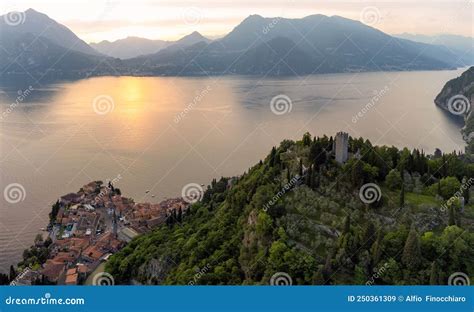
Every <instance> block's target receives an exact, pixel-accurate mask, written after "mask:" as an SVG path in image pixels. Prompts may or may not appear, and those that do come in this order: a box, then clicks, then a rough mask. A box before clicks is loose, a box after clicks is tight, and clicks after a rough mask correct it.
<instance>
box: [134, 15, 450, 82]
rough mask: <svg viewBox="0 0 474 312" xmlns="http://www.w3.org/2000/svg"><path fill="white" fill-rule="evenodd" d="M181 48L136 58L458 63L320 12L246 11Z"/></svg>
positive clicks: (312, 65) (326, 66)
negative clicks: (226, 29) (211, 35)
mask: <svg viewBox="0 0 474 312" xmlns="http://www.w3.org/2000/svg"><path fill="white" fill-rule="evenodd" d="M282 40H286V47H284V46H283V45H278V44H276V45H275V42H278V41H280V42H282ZM287 47H289V48H287ZM184 50H185V51H183V52H182V53H180V54H179V55H171V54H169V53H168V52H167V51H166V49H165V50H163V51H160V52H158V53H156V54H154V55H151V56H147V57H143V58H142V61H143V60H145V61H146V63H147V64H148V65H150V66H152V67H155V69H158V68H159V67H160V65H163V66H168V67H169V66H175V67H176V68H177V71H178V68H179V70H180V71H186V72H190V73H196V72H199V71H201V72H202V73H216V74H229V73H237V74H266V73H268V74H269V75H295V74H298V75H300V74H311V73H315V72H316V73H324V72H347V71H378V70H414V69H446V68H452V67H454V66H456V65H458V64H457V63H451V61H450V60H452V59H453V58H454V57H453V55H452V54H451V53H450V52H449V51H446V50H444V49H442V48H440V47H435V46H429V45H426V44H421V43H415V42H412V41H408V40H403V39H398V38H394V37H391V36H389V35H387V34H385V33H383V32H381V31H379V30H377V29H374V28H371V27H368V26H366V25H364V24H362V23H360V22H358V21H353V20H349V19H346V18H342V17H338V16H332V17H327V16H324V15H311V16H308V17H305V18H301V19H285V18H279V17H277V18H264V17H261V16H259V15H251V16H249V17H248V18H246V19H245V20H244V21H242V22H241V23H240V24H239V25H237V26H236V27H235V28H234V29H233V30H232V31H231V32H230V33H229V34H227V35H226V36H225V37H224V38H222V39H219V40H215V41H213V42H211V43H210V44H208V45H207V46H202V45H200V46H199V47H195V46H193V47H189V48H187V49H184ZM288 53H289V54H290V55H287V54H288ZM292 53H294V55H298V57H294V55H293V56H292V55H291V54H292ZM268 56H270V57H269V58H267V57H268ZM262 60H263V61H264V63H262V62H261V61H262Z"/></svg>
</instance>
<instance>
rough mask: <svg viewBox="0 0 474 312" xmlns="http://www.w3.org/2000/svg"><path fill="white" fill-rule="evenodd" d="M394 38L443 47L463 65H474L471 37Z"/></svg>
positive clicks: (473, 48)
mask: <svg viewBox="0 0 474 312" xmlns="http://www.w3.org/2000/svg"><path fill="white" fill-rule="evenodd" d="M394 36H395V37H398V38H403V39H407V40H411V41H416V42H421V43H427V44H432V45H441V46H445V47H446V48H448V49H450V50H451V51H453V52H455V53H456V54H457V55H458V56H459V58H460V60H461V61H462V62H464V63H465V65H473V64H474V38H472V37H465V36H458V35H449V34H440V35H434V36H428V35H420V34H409V33H403V34H397V35H394Z"/></svg>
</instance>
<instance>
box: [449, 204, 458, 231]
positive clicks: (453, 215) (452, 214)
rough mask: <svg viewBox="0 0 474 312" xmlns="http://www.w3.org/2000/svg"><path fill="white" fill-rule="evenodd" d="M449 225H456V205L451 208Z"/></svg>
mask: <svg viewBox="0 0 474 312" xmlns="http://www.w3.org/2000/svg"><path fill="white" fill-rule="evenodd" d="M448 225H449V226H451V225H456V213H455V211H454V205H451V206H449V219H448Z"/></svg>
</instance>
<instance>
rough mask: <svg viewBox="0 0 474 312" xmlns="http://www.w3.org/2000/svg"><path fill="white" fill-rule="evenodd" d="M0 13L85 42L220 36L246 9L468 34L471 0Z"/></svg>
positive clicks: (169, 1)
mask: <svg viewBox="0 0 474 312" xmlns="http://www.w3.org/2000/svg"><path fill="white" fill-rule="evenodd" d="M0 2H1V4H0V14H5V13H7V12H10V11H24V10H26V9H28V8H33V9H35V10H36V11H40V12H42V13H45V14H47V15H48V16H49V17H51V18H53V19H55V20H56V21H58V22H59V23H61V24H64V25H66V26H67V27H69V28H70V29H71V30H72V31H74V32H75V33H76V34H77V35H78V36H79V37H80V38H81V39H83V40H85V41H86V42H99V41H102V40H110V41H113V40H117V39H121V38H125V37H127V36H138V37H144V38H150V39H164V40H175V39H178V38H180V37H182V36H184V35H187V34H189V33H191V32H193V31H199V32H200V33H201V34H203V35H205V36H208V37H210V38H216V37H220V36H223V35H225V34H226V33H228V32H229V31H231V30H232V29H233V28H234V27H235V26H236V25H237V24H239V23H240V22H241V21H242V20H243V19H244V18H246V17H247V16H249V15H251V14H259V15H262V16H264V17H276V16H280V17H286V18H301V17H304V16H307V15H312V14H324V15H329V16H331V15H339V16H343V17H346V18H351V19H355V20H360V21H362V22H364V23H366V24H368V25H370V26H373V27H375V28H378V29H380V30H382V31H384V32H386V33H389V34H399V33H404V32H407V33H417V34H425V35H434V34H440V33H448V34H456V35H463V36H469V37H473V33H474V23H473V16H474V0H394V1H392V0H381V1H365V0H344V1H343V0H185V1H183V0H1V1H0Z"/></svg>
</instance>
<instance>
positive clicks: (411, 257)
mask: <svg viewBox="0 0 474 312" xmlns="http://www.w3.org/2000/svg"><path fill="white" fill-rule="evenodd" d="M420 262H421V250H420V239H419V237H418V233H417V232H416V230H415V228H414V227H412V228H411V230H410V233H409V234H408V237H407V240H406V242H405V247H404V248H403V254H402V263H403V264H404V265H406V266H407V268H408V269H409V270H412V271H414V270H416V269H417V268H418V266H419V265H420Z"/></svg>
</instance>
